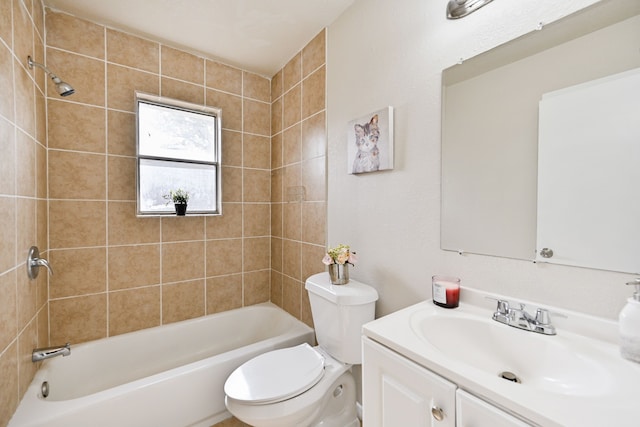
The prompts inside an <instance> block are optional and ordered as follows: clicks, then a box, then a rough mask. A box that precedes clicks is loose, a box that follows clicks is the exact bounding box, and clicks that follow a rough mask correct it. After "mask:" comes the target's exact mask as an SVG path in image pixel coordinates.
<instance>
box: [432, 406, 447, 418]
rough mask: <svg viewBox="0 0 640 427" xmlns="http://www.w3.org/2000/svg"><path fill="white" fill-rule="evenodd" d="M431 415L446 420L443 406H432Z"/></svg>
mask: <svg viewBox="0 0 640 427" xmlns="http://www.w3.org/2000/svg"><path fill="white" fill-rule="evenodd" d="M431 416H433V418H435V419H436V421H442V420H444V411H443V410H442V408H438V407H437V406H434V407H433V408H431Z"/></svg>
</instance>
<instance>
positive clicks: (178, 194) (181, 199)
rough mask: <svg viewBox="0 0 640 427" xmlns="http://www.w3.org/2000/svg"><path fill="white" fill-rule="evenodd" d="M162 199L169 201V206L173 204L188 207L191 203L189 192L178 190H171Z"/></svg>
mask: <svg viewBox="0 0 640 427" xmlns="http://www.w3.org/2000/svg"><path fill="white" fill-rule="evenodd" d="M162 197H163V198H164V199H167V204H169V203H170V202H173V203H176V204H183V205H186V204H187V202H188V201H189V192H188V191H185V190H183V189H181V188H178V189H177V190H169V193H168V194H165V195H164V196H162Z"/></svg>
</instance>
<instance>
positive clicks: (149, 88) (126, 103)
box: [107, 64, 160, 112]
mask: <svg viewBox="0 0 640 427" xmlns="http://www.w3.org/2000/svg"><path fill="white" fill-rule="evenodd" d="M107 90H108V91H109V97H108V107H109V108H113V109H116V110H123V111H130V112H134V111H135V92H136V91H138V92H145V93H149V94H152V95H157V94H158V93H159V90H160V78H159V77H158V75H157V74H152V73H148V72H144V71H138V70H133V69H131V68H125V67H121V66H119V65H114V64H107Z"/></svg>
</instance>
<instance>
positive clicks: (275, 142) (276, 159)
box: [271, 133, 282, 169]
mask: <svg viewBox="0 0 640 427" xmlns="http://www.w3.org/2000/svg"><path fill="white" fill-rule="evenodd" d="M279 167H282V133H279V134H277V135H274V136H272V137H271V169H276V168H279Z"/></svg>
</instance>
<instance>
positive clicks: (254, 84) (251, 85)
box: [242, 71, 271, 102]
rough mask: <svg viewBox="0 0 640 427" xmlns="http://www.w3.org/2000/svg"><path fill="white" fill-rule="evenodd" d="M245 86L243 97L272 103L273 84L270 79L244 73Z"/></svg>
mask: <svg viewBox="0 0 640 427" xmlns="http://www.w3.org/2000/svg"><path fill="white" fill-rule="evenodd" d="M243 86H244V89H243V92H242V95H243V96H244V97H246V98H252V99H257V100H259V101H264V102H271V82H270V81H269V79H266V78H264V77H262V76H259V75H257V74H253V73H248V72H246V71H245V72H244V73H243Z"/></svg>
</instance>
